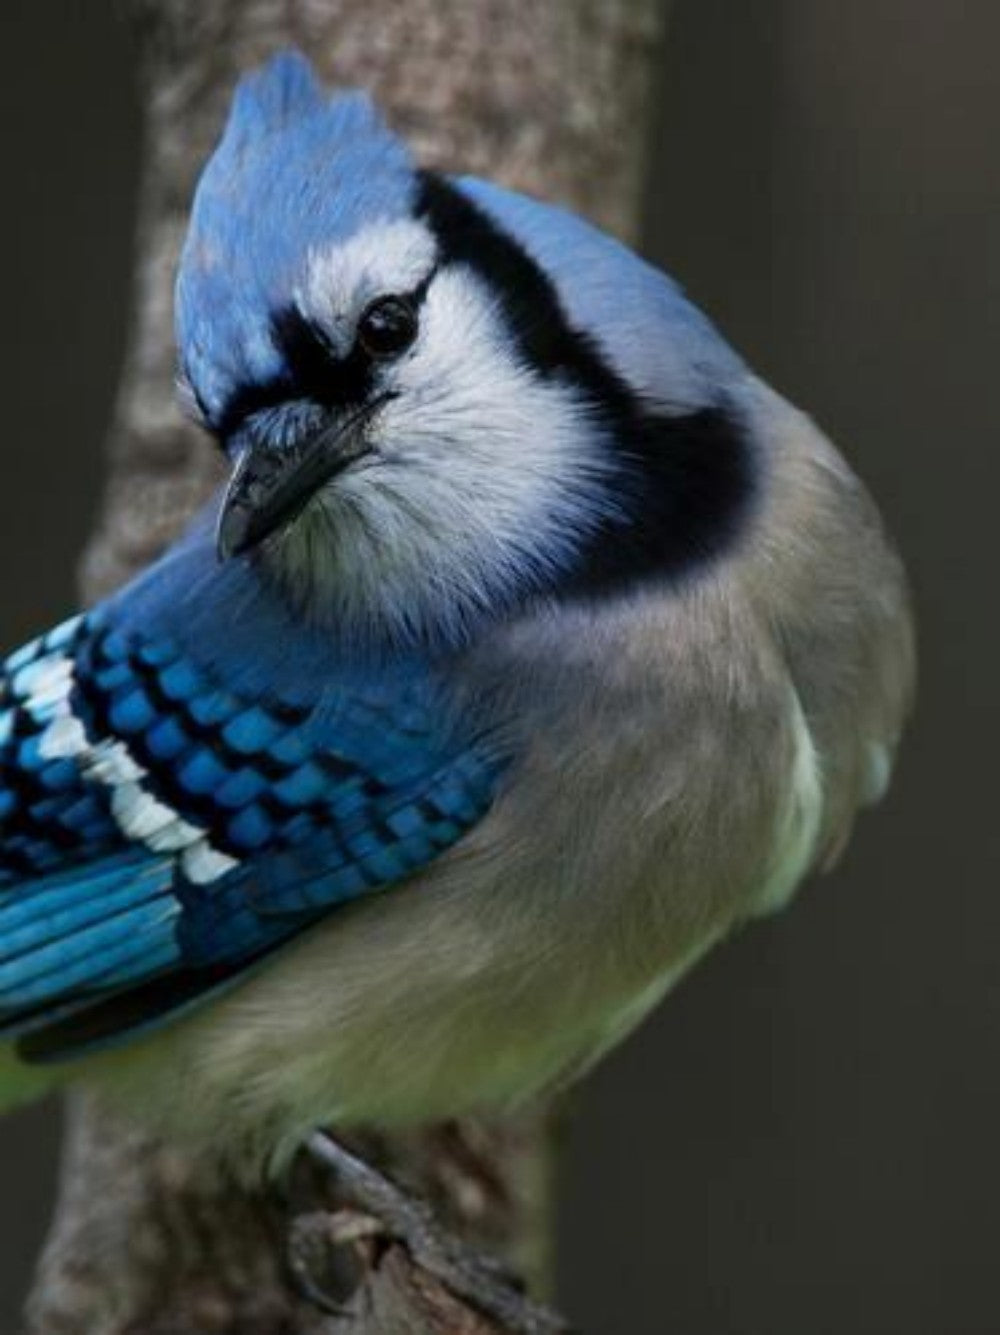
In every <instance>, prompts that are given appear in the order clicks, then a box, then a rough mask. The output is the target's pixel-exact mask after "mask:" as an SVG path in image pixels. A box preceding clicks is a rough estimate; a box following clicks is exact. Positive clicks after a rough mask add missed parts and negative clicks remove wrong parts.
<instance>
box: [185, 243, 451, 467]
mask: <svg viewBox="0 0 1000 1335" xmlns="http://www.w3.org/2000/svg"><path fill="white" fill-rule="evenodd" d="M436 273H437V267H436V266H435V267H434V268H433V269H431V271H430V272H429V273H428V274H427V277H426V278H424V279H423V280H422V281H421V282H420V283H418V284H417V286H416V287H415V288H413V289H412V290H411V291H410V292H406V293H402V294H400V295H401V296H402V297H403V298H404V300H406V301H408V302H409V303H410V305H411V306H412V307H413V309H414V311H415V312H418V313H419V311H420V309H421V307H422V306H423V304H424V300H425V298H426V296H427V290H428V288H429V287H430V285H431V283H432V282H433V281H434V276H435V274H436ZM386 295H390V294H388V293H387V294H386ZM391 295H395V294H391ZM271 330H272V334H273V337H274V341H275V343H276V344H277V346H278V347H279V348H280V349H281V355H282V358H283V360H284V361H285V364H286V365H287V366H288V368H289V370H288V372H287V373H286V374H284V375H280V376H274V377H273V378H272V379H270V380H263V381H259V382H258V383H256V384H249V385H242V386H240V388H239V389H237V390H236V392H235V393H234V394H232V395H231V396H230V398H229V400H228V401H227V403H226V405H225V407H224V408H223V410H222V412H221V413H219V414H218V416H217V418H216V419H215V420H214V421H213V422H212V430H213V431H214V432H215V434H216V435H217V436H218V437H219V438H220V440H223V441H224V440H225V439H226V437H227V436H230V435H232V434H233V433H234V432H235V431H237V430H238V429H239V428H240V426H241V425H242V424H243V423H244V422H245V421H246V419H247V418H248V417H250V416H252V415H253V414H254V413H257V412H261V411H263V410H265V409H267V408H277V407H280V406H281V404H283V403H288V402H289V400H291V399H311V400H313V401H314V402H316V403H319V404H322V405H323V406H324V407H329V408H337V407H343V406H348V405H351V404H356V403H363V402H364V400H365V399H366V398H367V397H368V396H369V394H370V392H371V388H372V380H373V378H374V376H373V366H372V362H371V359H370V358H369V356H368V355H367V354H366V353H365V351H364V349H363V348H360V347H359V346H358V344H357V341H356V340H355V343H354V344H353V346H352V348H351V351H350V352H349V353H348V355H347V356H346V357H339V356H338V355H337V353H336V351H335V349H334V348H333V346H332V344H331V343H330V340H329V338H328V337H327V336H326V334H325V332H324V331H323V329H322V328H321V327H320V326H319V325H317V324H315V323H314V322H313V321H311V320H307V319H306V317H305V316H304V315H303V314H302V312H301V311H300V310H299V309H298V307H296V306H288V307H286V308H285V309H284V310H282V311H279V312H278V313H277V314H276V315H275V316H274V317H273V319H272V321H271Z"/></svg>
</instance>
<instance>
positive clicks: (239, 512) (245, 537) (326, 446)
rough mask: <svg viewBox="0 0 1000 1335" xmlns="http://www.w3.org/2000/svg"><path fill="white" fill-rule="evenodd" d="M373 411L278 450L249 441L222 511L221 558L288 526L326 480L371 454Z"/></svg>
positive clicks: (353, 416) (365, 412)
mask: <svg viewBox="0 0 1000 1335" xmlns="http://www.w3.org/2000/svg"><path fill="white" fill-rule="evenodd" d="M370 415H371V414H370V412H369V411H362V412H355V413H353V414H351V416H349V417H347V418H346V419H341V420H340V421H338V422H335V423H333V424H332V425H330V426H326V427H323V428H321V429H320V430H319V431H316V432H315V433H313V434H312V435H310V436H306V437H304V438H303V440H302V441H301V442H300V443H298V444H297V445H292V446H285V447H282V448H278V447H276V446H274V445H270V444H268V443H267V442H265V441H258V442H254V443H253V444H250V445H247V447H246V448H245V449H244V450H243V452H242V454H241V455H240V456H239V459H238V460H237V462H236V466H235V468H234V469H233V475H232V477H231V478H230V481H229V486H228V487H227V488H226V494H225V496H224V497H223V500H222V507H221V509H220V511H219V522H218V531H217V538H216V546H217V550H218V553H219V559H220V560H222V561H228V560H229V559H230V558H231V557H234V556H242V555H243V554H244V553H245V552H248V551H251V550H252V549H253V548H254V547H256V546H258V544H259V543H261V542H263V541H264V539H265V538H267V537H270V536H271V535H272V534H273V533H277V532H278V531H279V530H280V529H282V528H284V527H286V525H288V524H290V523H291V522H292V521H293V520H294V519H296V518H297V517H298V516H299V515H300V514H301V513H302V511H303V510H304V509H305V507H306V506H307V505H308V504H309V502H310V500H311V499H312V498H313V496H314V495H315V494H316V492H317V491H318V490H319V489H320V487H322V486H323V485H324V483H326V482H329V481H330V479H331V478H332V477H335V476H336V475H337V474H338V473H340V472H342V471H343V470H344V469H345V468H347V467H348V466H349V465H350V464H352V463H354V461H355V460H356V459H359V458H361V456H362V455H364V454H367V453H368V451H369V449H370V445H369V440H368V431H367V425H368V419H369V417H370Z"/></svg>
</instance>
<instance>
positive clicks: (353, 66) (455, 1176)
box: [27, 0, 663, 1335]
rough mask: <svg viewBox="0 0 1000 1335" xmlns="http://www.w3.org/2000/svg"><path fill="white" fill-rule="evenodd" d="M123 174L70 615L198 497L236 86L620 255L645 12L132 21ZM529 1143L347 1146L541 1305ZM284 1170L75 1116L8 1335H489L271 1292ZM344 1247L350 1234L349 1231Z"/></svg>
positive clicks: (365, 1261) (360, 1266)
mask: <svg viewBox="0 0 1000 1335" xmlns="http://www.w3.org/2000/svg"><path fill="white" fill-rule="evenodd" d="M131 9H132V11H133V14H134V18H135V21H136V23H137V25H138V28H139V33H140V46H141V52H142V85H143V89H144V93H145V103H146V105H145V116H146V151H145V159H144V172H143V180H142V190H141V202H140V215H139V225H138V246H137V256H136V271H135V272H136V277H135V295H134V301H135V312H134V317H133V329H132V334H131V338H130V340H129V353H128V355H127V358H126V362H125V365H124V368H123V371H122V378H121V383H120V389H119V394H118V399H117V403H116V407H115V411H114V416H113V421H112V426H111V431H110V444H109V454H110V478H109V482H108V490H107V499H106V505H105V508H104V513H103V517H102V520H101V523H100V525H99V528H98V531H97V533H96V535H95V537H94V540H93V542H92V543H91V545H90V548H89V550H88V552H87V554H86V557H85V561H84V566H83V575H82V578H83V586H84V591H85V594H86V596H87V597H88V598H93V597H95V596H97V595H99V594H101V593H103V592H106V591H107V590H109V589H110V588H112V587H113V586H115V585H116V584H118V583H120V582H121V581H122V580H123V579H125V578H126V577H127V576H129V575H130V574H132V573H133V572H134V571H135V570H136V569H137V568H138V567H140V566H141V565H143V564H145V563H146V562H147V561H149V560H150V559H151V558H152V557H153V556H155V555H156V553H157V552H158V551H159V550H161V548H162V547H163V545H164V544H165V543H166V542H167V541H168V540H169V539H170V538H171V537H172V536H174V534H175V533H176V532H177V530H178V528H179V527H180V525H181V524H182V522H183V520H184V519H185V518H186V517H187V516H188V515H189V514H190V513H191V511H192V509H193V508H194V507H195V505H196V504H197V503H198V502H199V501H200V500H202V499H203V498H204V497H205V495H206V494H207V492H208V491H209V489H210V488H211V486H212V485H213V483H214V482H215V481H216V480H217V478H218V476H219V474H218V469H219V463H218V460H217V458H216V456H215V452H214V451H213V450H211V449H210V448H209V447H208V446H207V445H206V442H205V440H204V438H203V437H202V436H201V435H200V434H199V433H198V432H196V431H195V429H194V428H193V427H191V426H190V425H188V424H186V423H185V422H184V421H183V420H182V419H181V417H180V416H179V414H178V412H177V409H176V406H175V403H174V393H173V373H174V352H173V339H172V330H171V295H172V284H173V273H174V266H175V263H176V257H177V251H178V247H179V244H180V241H181V238H182V235H183V230H184V226H185V221H186V212H187V208H188V205H189V201H190V197H191V192H192V189H193V186H194V182H195V179H196V175H197V172H198V169H199V167H200V165H201V163H202V162H203V160H204V158H205V157H206V155H207V153H208V152H209V151H210V149H211V146H212V143H213V141H214V138H215V136H216V135H217V134H218V132H219V128H220V126H221V121H222V117H223V114H224V111H225V107H226V104H227V101H228V98H229V95H230V92H231V89H232V85H233V83H234V81H235V78H236V77H237V75H238V73H239V72H240V71H242V70H244V69H246V68H248V67H249V66H252V65H254V64H257V63H259V62H260V61H261V60H262V59H263V58H264V57H266V56H267V55H269V54H270V53H272V52H273V51H274V50H276V49H278V48H281V47H284V46H288V45H296V46H299V47H300V48H302V49H303V50H304V51H305V52H306V53H307V54H308V55H309V56H310V57H311V58H312V59H313V60H314V61H315V62H316V64H317V65H318V67H319V69H320V70H321V72H322V73H323V75H324V76H325V77H326V78H327V79H328V80H329V81H330V82H331V83H333V84H339V85H365V86H367V87H369V88H370V89H371V90H372V91H373V92H374V94H375V96H376V97H377V99H378V101H379V103H380V104H381V106H382V107H383V109H384V110H385V111H386V113H387V114H388V116H389V119H390V120H391V122H392V123H393V124H394V125H395V126H396V127H397V128H398V129H399V130H400V131H401V132H403V133H404V134H405V135H406V137H407V138H408V139H409V141H410V143H411V144H412V145H413V147H414V149H415V150H416V152H417V154H418V155H419V157H420V158H421V159H422V161H423V162H425V163H426V164H428V165H437V166H444V167H461V168H462V169H463V170H469V171H472V172H476V173H479V174H482V175H485V176H489V177H491V178H493V179H496V180H500V181H502V182H504V183H506V184H508V185H512V186H515V187H517V188H519V189H523V190H526V191H528V192H531V193H534V194H538V195H542V196H546V197H548V198H551V199H556V200H558V201H562V202H565V203H567V204H569V205H571V206H572V207H575V208H576V209H578V210H580V211H581V212H583V213H586V214H589V215H590V216H591V217H592V218H594V219H595V220H597V221H598V222H599V223H601V224H602V225H604V226H605V227H607V228H609V229H611V230H613V231H616V232H618V233H619V234H621V235H624V236H626V237H627V236H629V235H630V234H632V233H633V231H634V228H635V224H636V218H637V205H638V198H639V186H640V180H641V171H642V165H643V135H642V127H643V126H644V124H645V120H646V116H645V108H646V106H647V103H648V94H649V88H650V81H651V73H652V65H653V54H654V51H655V48H656V43H657V39H658V34H659V28H660V24H661V21H662V11H663V6H662V3H661V0H547V2H546V4H544V5H542V4H538V3H537V0H213V3H211V4H206V3H204V0H132V3H131ZM551 1123H552V1118H551V1116H550V1115H549V1114H547V1113H545V1112H543V1111H536V1112H533V1113H530V1114H525V1115H523V1116H520V1117H518V1118H508V1119H503V1120H500V1119H496V1120H491V1121H486V1120H477V1121H463V1122H461V1123H451V1124H448V1125H443V1126H437V1127H431V1128H427V1129H423V1130H419V1131H414V1132H411V1133H407V1134H394V1135H393V1136H391V1137H388V1136H379V1135H377V1134H372V1135H371V1136H367V1137H364V1138H363V1139H362V1140H360V1141H355V1146H356V1148H358V1149H359V1150H360V1151H361V1153H363V1154H364V1155H365V1157H366V1158H368V1159H369V1160H371V1161H372V1162H374V1163H377V1164H379V1165H380V1167H381V1168H383V1169H384V1170H385V1171H387V1172H388V1173H390V1174H392V1175H393V1176H394V1177H395V1178H396V1179H397V1180H398V1181H400V1182H401V1183H403V1184H405V1185H407V1186H408V1187H410V1188H412V1189H415V1190H417V1191H419V1193H420V1194H421V1195H423V1196H424V1197H425V1198H426V1199H428V1200H429V1201H430V1202H431V1204H432V1205H433V1206H434V1208H435V1209H436V1210H437V1211H438V1213H439V1215H440V1217H441V1218H442V1220H443V1221H444V1222H446V1223H447V1224H448V1225H449V1226H451V1227H453V1228H454V1229H455V1230H456V1232H457V1233H459V1234H460V1235H461V1236H462V1237H463V1238H464V1239H466V1240H468V1241H470V1242H472V1243H474V1244H476V1245H479V1246H482V1247H484V1248H486V1249H488V1250H490V1251H492V1252H494V1253H496V1254H497V1255H499V1256H501V1257H503V1258H505V1260H506V1261H507V1262H509V1263H510V1264H511V1265H512V1266H513V1267H514V1268H515V1269H516V1270H517V1271H518V1272H519V1273H521V1274H522V1275H524V1276H525V1277H526V1279H527V1280H528V1282H529V1283H530V1284H531V1285H532V1287H533V1288H536V1287H537V1288H542V1289H544V1287H545V1285H546V1283H547V1281H548V1277H549V1273H550V1261H551V1231H550V1200H551V1183H550V1178H551V1160H552V1155H551V1140H552V1127H551ZM334 1205H335V1202H333V1201H332V1200H331V1195H330V1186H329V1183H328V1182H327V1181H324V1180H323V1179H322V1178H321V1177H320V1176H319V1175H318V1174H317V1173H316V1172H315V1170H312V1169H310V1168H309V1166H308V1165H300V1166H299V1169H298V1170H297V1173H296V1175H295V1177H294V1179H293V1181H292V1182H291V1183H290V1184H288V1185H286V1186H285V1187H283V1188H282V1190H281V1191H280V1192H279V1191H278V1190H277V1189H275V1190H273V1191H272V1192H271V1193H269V1194H260V1195H252V1194H248V1193H246V1192H244V1191H241V1190H238V1189H237V1188H236V1187H235V1186H234V1185H233V1184H232V1183H231V1182H229V1181H227V1180H225V1179H224V1178H222V1177H221V1176H219V1175H218V1174H217V1173H214V1172H212V1171H211V1170H209V1169H206V1167H205V1165H204V1164H203V1163H201V1164H198V1165H195V1164H194V1163H193V1162H191V1161H190V1160H188V1159H187V1158H186V1157H185V1155H184V1154H183V1152H181V1151H180V1150H177V1149H175V1148H171V1147H166V1146H162V1145H158V1144H156V1143H154V1142H153V1141H152V1140H151V1139H150V1138H149V1137H148V1136H147V1135H146V1134H145V1133H144V1132H143V1130H142V1129H141V1128H138V1127H135V1126H132V1125H128V1124H126V1123H125V1122H124V1121H123V1120H122V1119H121V1117H120V1116H118V1115H117V1114H111V1113H109V1112H108V1110H107V1109H106V1108H104V1107H100V1106H98V1105H97V1104H96V1103H95V1102H94V1101H93V1100H92V1099H90V1098H89V1097H84V1096H81V1095H76V1096H74V1097H73V1098H72V1100H71V1103H70V1110H69V1129H68V1134H67V1139H66V1144H65V1150H64V1161H63V1169H62V1182H61V1190H60V1196H59V1200H58V1204H57V1208H56V1212H55V1218H54V1221H53V1225H52V1230H51V1234H50V1237H49V1240H48V1243H47V1245H46V1248H45V1251H44V1253H43V1255H42V1258H41V1260H40V1263H39V1267H38V1273H37V1277H36V1284H35V1287H34V1291H33V1293H32V1295H31V1298H30V1299H29V1304H28V1318H27V1329H28V1331H29V1332H30V1333H31V1335H84V1332H85V1333H86V1335H201V1333H202V1332H204V1333H205V1335H209V1333H210V1332H211V1333H213V1335H222V1333H223V1332H232V1335H236V1332H239V1335H258V1333H259V1335H308V1333H310V1332H317V1333H318V1332H322V1333H323V1335H336V1333H337V1332H341V1331H343V1332H347V1331H350V1332H351V1335H374V1333H375V1332H379V1335H389V1333H392V1332H398V1333H399V1335H404V1332H405V1335H421V1333H422V1332H427V1333H428V1335H430V1333H431V1332H438V1333H440V1332H444V1331H447V1332H450V1333H451V1335H463V1333H464V1335H489V1333H490V1332H496V1331H498V1330H499V1327H497V1326H496V1325H495V1324H493V1323H490V1322H489V1321H487V1320H486V1319H485V1318H483V1317H481V1316H479V1315H477V1314H476V1313H475V1312H473V1311H472V1310H471V1308H469V1307H468V1306H466V1305H465V1304H463V1303H462V1302H460V1301H459V1300H458V1299H457V1298H455V1297H454V1296H453V1295H452V1294H450V1293H449V1292H447V1291H446V1290H445V1289H444V1288H443V1287H442V1285H441V1284H440V1283H438V1282H437V1281H436V1280H434V1279H433V1278H431V1277H430V1276H429V1275H428V1274H427V1273H426V1272H424V1271H422V1270H421V1269H420V1268H419V1267H417V1266H415V1265H414V1263H413V1261H412V1258H411V1257H410V1256H409V1254H408V1253H407V1252H406V1251H405V1249H404V1248H403V1247H401V1246H399V1245H397V1244H395V1243H391V1242H390V1243H389V1244H385V1243H384V1242H382V1243H378V1242H374V1243H373V1242H372V1240H371V1239H370V1238H368V1237H365V1236H362V1237H360V1238H358V1240H356V1241H354V1242H350V1243H348V1244H345V1245H339V1246H332V1245H331V1246H330V1247H327V1248H323V1247H322V1246H321V1247H320V1253H321V1254H319V1255H318V1256H316V1257H314V1258H312V1259H313V1264H311V1265H310V1271H311V1273H312V1275H313V1277H314V1278H316V1279H317V1280H318V1281H319V1282H321V1283H323V1285H324V1287H326V1288H328V1289H330V1290H331V1291H333V1292H338V1291H339V1292H341V1293H342V1295H343V1299H344V1302H345V1304H346V1306H347V1307H348V1308H349V1310H350V1312H351V1316H350V1317H349V1318H345V1317H337V1316H331V1315H328V1314H324V1313H322V1312H320V1311H319V1310H318V1309H317V1308H316V1307H315V1306H313V1305H312V1304H310V1303H307V1302H305V1301H304V1300H303V1299H302V1298H301V1297H300V1296H299V1295H298V1293H297V1292H296V1291H294V1289H293V1288H292V1287H291V1286H290V1284H289V1272H288V1267H287V1265H286V1258H285V1240H286V1235H287V1231H288V1227H289V1221H290V1219H291V1217H292V1216H293V1215H294V1214H296V1213H299V1212H301V1211H309V1210H312V1211H315V1210H318V1209H323V1210H329V1209H330V1208H332V1207H333V1206H334ZM357 1231H358V1232H360V1233H363V1232H364V1230H363V1229H359V1230H357Z"/></svg>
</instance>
